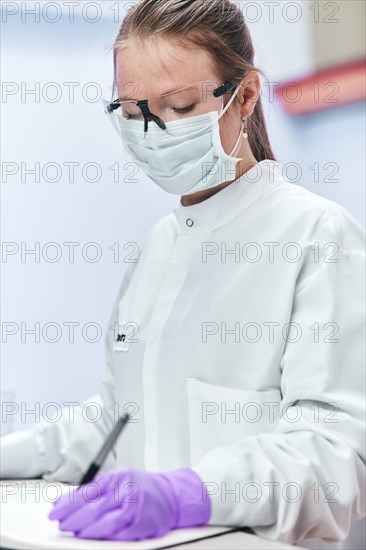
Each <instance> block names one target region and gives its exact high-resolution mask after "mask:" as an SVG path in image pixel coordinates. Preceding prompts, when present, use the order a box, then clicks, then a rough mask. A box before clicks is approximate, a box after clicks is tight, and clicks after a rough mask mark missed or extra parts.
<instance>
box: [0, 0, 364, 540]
mask: <svg viewBox="0 0 366 550" xmlns="http://www.w3.org/2000/svg"><path fill="white" fill-rule="evenodd" d="M114 56H115V84H116V85H117V86H116V96H115V97H118V100H116V99H115V100H114V101H112V102H111V103H108V104H107V103H106V102H105V111H106V113H107V114H108V116H109V117H110V119H111V121H112V123H113V125H114V127H115V130H116V131H117V132H118V133H119V135H120V137H121V138H122V140H123V143H124V146H125V148H126V150H127V151H128V153H129V155H130V156H131V157H132V158H133V160H134V162H135V163H136V164H137V166H138V167H139V168H141V169H142V170H143V171H144V172H145V173H146V174H147V175H148V176H149V178H150V179H151V180H152V181H154V182H155V183H156V184H157V185H159V186H160V187H161V188H162V189H164V190H165V191H166V192H168V193H173V194H176V195H178V196H180V197H181V203H180V205H179V207H178V208H176V209H175V210H174V211H173V212H172V213H170V214H169V215H167V216H165V217H164V218H163V219H161V220H160V221H159V222H158V223H157V224H156V225H154V227H153V228H152V229H151V231H150V233H149V235H148V237H147V239H146V242H145V243H144V246H143V247H142V249H141V251H140V254H139V258H138V260H139V261H138V262H136V263H133V264H131V266H130V268H129V269H128V271H127V273H126V275H125V278H124V280H123V284H122V286H121V289H120V292H119V295H118V298H117V301H116V305H115V308H114V311H113V315H112V318H111V323H110V326H111V327H112V330H110V334H109V337H108V342H107V353H108V370H107V375H106V378H105V380H104V381H103V384H102V386H101V391H100V394H99V395H97V396H93V397H92V398H91V399H90V400H88V401H87V402H85V403H84V404H83V405H82V406H80V407H75V408H74V409H73V415H71V414H70V411H68V412H67V410H66V409H65V410H64V411H63V412H64V414H63V416H62V418H61V420H59V421H58V422H54V423H52V422H46V421H45V420H43V421H42V422H41V423H39V424H37V425H34V427H33V429H32V430H28V431H23V432H20V433H17V434H12V435H8V436H7V437H5V438H3V439H2V441H1V444H2V448H3V450H2V464H1V476H2V477H26V476H27V477H30V476H39V475H42V476H43V477H44V478H45V479H48V480H59V481H79V480H80V478H81V477H82V475H83V473H84V472H85V471H86V469H87V467H88V465H89V463H90V461H91V459H92V458H94V456H95V453H96V451H97V450H98V449H99V448H100V446H101V444H102V443H103V441H104V439H105V437H106V435H107V434H108V433H109V432H110V430H111V429H112V426H113V424H114V422H115V421H116V419H117V418H118V416H119V415H120V414H121V413H122V412H123V411H125V410H128V411H129V413H130V414H131V422H130V423H129V425H128V426H127V427H126V430H125V431H124V433H123V434H122V436H121V437H120V438H119V440H118V443H117V445H116V449H115V451H114V452H113V453H112V454H110V456H109V457H108V459H107V461H106V462H105V464H104V465H103V468H102V470H101V471H100V473H99V474H98V475H97V476H96V478H95V480H94V481H95V482H97V483H98V487H99V489H100V494H99V495H98V496H99V498H98V499H95V501H90V499H89V500H88V499H86V498H85V497H84V496H83V494H82V492H81V491H80V492H79V493H78V495H77V496H76V498H75V500H74V501H73V502H70V499H66V497H65V496H64V497H62V498H60V500H58V501H57V502H56V503H55V505H54V507H53V509H52V513H51V515H50V518H51V519H57V520H59V528H60V529H61V530H66V531H73V532H74V533H75V535H76V536H77V537H80V538H95V539H112V540H134V539H143V538H148V537H157V536H161V535H163V534H164V533H166V532H167V531H169V530H171V529H175V528H178V527H189V526H196V525H204V524H206V523H210V524H221V525H228V526H244V525H245V526H248V527H251V528H252V529H253V531H254V532H255V533H257V534H260V535H262V536H263V537H267V538H269V539H273V540H275V539H279V540H282V541H284V542H285V541H286V542H292V543H296V542H298V541H301V540H302V539H305V538H309V539H314V538H315V539H318V540H317V541H316V542H315V547H316V548H320V547H321V546H320V544H321V541H320V542H319V539H324V540H325V541H326V543H327V544H329V543H331V542H337V541H342V540H344V539H345V538H346V537H347V536H348V535H349V536H351V535H352V533H351V524H352V523H353V522H355V521H356V520H359V519H360V518H363V517H364V516H365V499H364V495H365V492H364V488H365V464H364V459H365V447H364V427H365V410H364V405H365V395H364V370H363V369H364V367H363V345H362V344H363V330H364V310H363V304H364V298H363V292H364V286H363V269H364V263H365V254H364V250H363V247H364V234H363V231H362V229H361V227H360V226H359V225H358V224H357V222H356V221H355V220H354V218H353V217H352V216H351V215H350V214H349V213H348V212H347V211H346V210H345V209H344V208H343V207H341V206H340V205H338V204H336V203H334V202H331V201H329V200H327V199H325V198H323V197H320V196H318V195H316V194H313V193H311V192H310V191H307V190H306V189H305V188H303V187H300V186H295V185H291V184H290V183H289V182H288V181H287V180H286V179H285V178H284V176H283V175H282V170H281V165H280V164H279V163H278V162H276V160H275V158H274V155H273V153H272V150H271V146H270V144H269V140H268V136H267V131H266V125H265V120H264V117H263V110H262V104H261V99H260V80H259V73H260V71H259V70H257V69H256V68H255V67H254V65H253V58H254V51H253V45H252V41H251V37H250V34H249V31H248V28H247V26H246V24H245V21H244V20H243V16H242V14H241V12H240V10H239V8H238V7H237V6H236V4H234V3H231V2H230V1H229V0H209V1H207V2H206V1H203V0H140V1H139V2H138V3H137V4H136V5H135V6H134V7H133V8H132V9H131V10H130V11H129V12H128V14H127V16H126V18H125V20H124V21H123V24H122V26H121V29H120V32H119V34H118V37H117V39H116V42H115V44H114ZM87 403H89V404H90V405H89V406H94V407H95V408H96V409H97V410H98V408H99V411H100V415H99V417H98V418H97V420H95V421H94V422H92V421H90V420H88V417H87V415H86V414H85V407H86V406H87ZM117 489H118V490H117ZM361 523H362V522H361ZM356 525H357V526H358V528H359V525H360V522H358V523H357V524H356ZM348 540H350V539H348ZM310 542H311V541H310ZM302 544H303V543H302ZM324 544H325V543H324ZM328 547H329V546H328ZM338 547H339V546H338Z"/></svg>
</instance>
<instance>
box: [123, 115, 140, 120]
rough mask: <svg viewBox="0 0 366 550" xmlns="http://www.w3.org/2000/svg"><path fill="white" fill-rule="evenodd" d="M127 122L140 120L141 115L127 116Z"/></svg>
mask: <svg viewBox="0 0 366 550" xmlns="http://www.w3.org/2000/svg"><path fill="white" fill-rule="evenodd" d="M126 118H127V120H137V119H141V118H142V114H141V115H130V114H129V115H128V116H127V117H126Z"/></svg>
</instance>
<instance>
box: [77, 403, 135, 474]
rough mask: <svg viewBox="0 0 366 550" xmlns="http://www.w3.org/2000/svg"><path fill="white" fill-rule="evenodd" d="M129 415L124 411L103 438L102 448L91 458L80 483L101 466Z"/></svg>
mask: <svg viewBox="0 0 366 550" xmlns="http://www.w3.org/2000/svg"><path fill="white" fill-rule="evenodd" d="M129 417H130V415H129V414H128V413H125V414H124V415H123V416H121V417H120V418H119V419H118V420H117V423H116V425H115V426H114V428H113V430H112V431H111V433H110V434H109V436H108V437H107V439H106V440H105V442H104V443H103V445H102V448H101V449H100V451H99V453H98V454H97V456H96V457H95V459H94V460H93V462H92V463H91V464H90V466H89V468H88V470H87V471H86V473H85V474H84V475H83V477H82V479H81V481H80V485H84V483H88V482H89V481H91V480H92V479H93V478H94V476H95V474H96V473H97V472H98V470H99V468H100V467H101V466H102V464H103V462H104V461H105V459H106V457H107V455H108V453H109V451H110V450H111V448H112V447H113V445H114V444H115V442H116V441H117V438H118V436H119V434H120V433H121V432H122V430H123V428H124V427H125V425H126V424H127V422H128V419H129Z"/></svg>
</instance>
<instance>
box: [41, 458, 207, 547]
mask: <svg viewBox="0 0 366 550" xmlns="http://www.w3.org/2000/svg"><path fill="white" fill-rule="evenodd" d="M210 516H211V502H210V497H209V495H208V493H207V491H206V487H205V485H204V483H203V482H202V480H201V478H200V477H199V476H198V474H196V472H194V471H193V470H191V469H190V468H180V469H178V470H172V471H170V472H165V473H157V472H145V471H142V470H137V469H135V468H127V467H125V468H118V469H115V470H110V471H108V472H106V473H104V474H100V475H97V476H95V478H94V479H93V481H90V482H89V483H86V484H85V485H81V486H80V487H78V488H77V489H75V490H74V491H71V492H70V493H67V494H64V495H62V496H61V497H59V498H58V499H56V501H55V502H54V506H53V509H52V511H51V512H50V514H49V516H48V517H49V519H57V520H58V521H59V522H60V524H59V529H60V530H61V531H74V534H75V536H76V537H78V538H90V539H108V540H141V539H147V538H154V537H161V536H162V535H165V533H167V532H168V531H170V530H171V529H176V528H178V527H193V526H197V525H204V524H206V523H207V522H208V521H209V519H210Z"/></svg>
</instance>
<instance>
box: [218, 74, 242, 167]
mask: <svg viewBox="0 0 366 550" xmlns="http://www.w3.org/2000/svg"><path fill="white" fill-rule="evenodd" d="M239 88H240V84H238V85H237V87H236V89H235V92H234V93H233V95H232V96H231V98H230V99H229V101H228V102H227V104H226V105H225V108H224V109H222V110H221V113H220V114H219V117H218V119H217V120H220V118H221V117H222V116H223V115H224V114H225V113H226V111H227V110H228V108H229V107H230V105H231V104H232V102H233V101H234V99H235V97H236V96H237V94H238V92H239ZM222 101H223V102H224V100H222ZM244 126H245V122H244V125H243V126H242V127H241V128H240V133H239V137H238V139H237V141H236V143H235V145H234V148H233V149H232V151H231V153H229V156H230V157H231V156H232V154H233V153H234V151H235V150H236V149H237V147H238V145H239V142H240V138H241V137H242V136H243V134H244V132H243V130H244ZM243 137H244V136H243ZM236 158H239V159H240V160H243V157H236Z"/></svg>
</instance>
